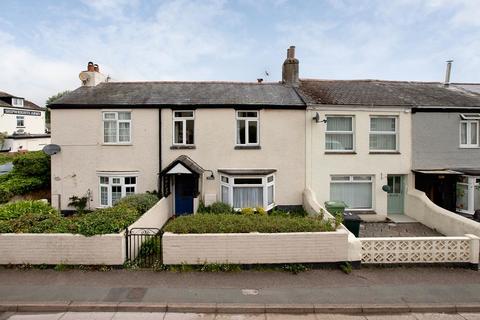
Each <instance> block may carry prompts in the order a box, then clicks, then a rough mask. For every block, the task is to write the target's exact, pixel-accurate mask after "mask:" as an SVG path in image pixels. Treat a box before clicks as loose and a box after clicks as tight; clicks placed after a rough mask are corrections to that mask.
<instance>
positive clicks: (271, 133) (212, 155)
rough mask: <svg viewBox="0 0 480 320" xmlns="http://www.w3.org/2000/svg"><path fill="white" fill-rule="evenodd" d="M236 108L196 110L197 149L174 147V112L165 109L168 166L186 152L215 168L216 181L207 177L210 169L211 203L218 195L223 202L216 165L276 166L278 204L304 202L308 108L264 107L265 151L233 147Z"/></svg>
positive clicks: (207, 187) (165, 160)
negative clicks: (172, 147) (306, 114)
mask: <svg viewBox="0 0 480 320" xmlns="http://www.w3.org/2000/svg"><path fill="white" fill-rule="evenodd" d="M185 110H188V109H185ZM235 112H236V110H234V109H233V108H216V109H201V108H199V109H197V110H195V129H194V130H195V131H194V134H195V149H193V150H191V149H182V150H171V149H170V147H171V146H172V142H173V138H172V135H173V129H172V110H171V109H163V110H162V138H163V141H162V156H163V160H162V163H163V167H166V166H167V165H168V164H170V162H172V161H173V160H175V159H176V158H177V157H178V156H180V155H182V154H184V155H187V156H189V157H190V158H191V159H193V160H194V161H195V162H197V163H198V164H199V165H200V166H201V167H203V168H204V169H206V170H212V171H213V172H214V175H215V180H206V177H207V176H208V175H207V174H210V173H209V172H208V173H207V174H205V175H204V178H203V181H202V186H203V191H202V197H205V195H207V198H208V199H209V200H210V201H211V200H212V198H213V199H214V196H215V195H216V196H217V199H216V200H217V201H220V199H219V197H218V195H219V194H220V193H219V190H220V184H219V180H220V179H219V175H218V173H217V171H216V170H217V169H220V168H222V169H226V168H230V169H233V168H235V169H239V168H240V169H244V168H245V169H259V168H261V169H264V168H268V169H276V170H277V172H276V174H275V178H276V181H275V203H276V204H277V205H301V204H302V193H303V189H304V187H305V110H283V109H261V110H260V111H259V132H260V146H261V149H260V150H235V149H234V147H235V142H236V140H235V139H236V118H235V115H236V113H235ZM210 195H212V197H210ZM207 202H208V201H207Z"/></svg>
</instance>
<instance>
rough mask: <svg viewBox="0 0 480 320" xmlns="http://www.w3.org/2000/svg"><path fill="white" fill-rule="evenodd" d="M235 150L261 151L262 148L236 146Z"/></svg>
mask: <svg viewBox="0 0 480 320" xmlns="http://www.w3.org/2000/svg"><path fill="white" fill-rule="evenodd" d="M233 149H235V150H260V149H262V147H261V146H235V148H233Z"/></svg>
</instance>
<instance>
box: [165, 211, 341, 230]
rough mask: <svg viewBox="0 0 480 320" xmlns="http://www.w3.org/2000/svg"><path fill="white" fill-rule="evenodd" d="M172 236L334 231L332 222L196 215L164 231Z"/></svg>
mask: <svg viewBox="0 0 480 320" xmlns="http://www.w3.org/2000/svg"><path fill="white" fill-rule="evenodd" d="M164 230H165V231H167V232H173V233H180V234H185V233H248V232H262V233H277V232H318V231H334V230H335V225H334V223H332V222H331V221H322V220H320V219H316V218H310V217H305V218H302V217H283V216H267V215H233V214H217V215H208V214H202V215H200V214H197V215H189V216H183V217H178V218H176V219H174V220H171V221H170V222H169V223H168V224H167V225H166V226H165V228H164Z"/></svg>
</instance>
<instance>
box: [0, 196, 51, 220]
mask: <svg viewBox="0 0 480 320" xmlns="http://www.w3.org/2000/svg"><path fill="white" fill-rule="evenodd" d="M27 213H33V214H39V215H48V214H58V212H57V210H55V209H54V208H52V207H51V206H50V205H49V204H48V203H45V202H43V201H31V200H25V201H18V202H13V203H9V204H5V205H2V206H0V220H11V219H15V218H18V217H19V216H22V215H24V214H27Z"/></svg>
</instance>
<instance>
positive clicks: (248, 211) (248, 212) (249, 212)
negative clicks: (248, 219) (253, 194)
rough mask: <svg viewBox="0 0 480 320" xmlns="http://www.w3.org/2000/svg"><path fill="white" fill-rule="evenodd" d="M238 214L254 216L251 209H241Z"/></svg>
mask: <svg viewBox="0 0 480 320" xmlns="http://www.w3.org/2000/svg"><path fill="white" fill-rule="evenodd" d="M240 213H241V214H243V215H246V216H250V215H252V214H255V210H254V209H253V208H242V210H240Z"/></svg>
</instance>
